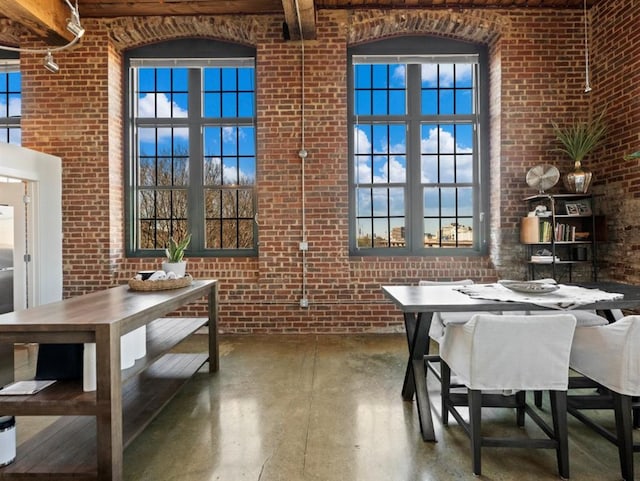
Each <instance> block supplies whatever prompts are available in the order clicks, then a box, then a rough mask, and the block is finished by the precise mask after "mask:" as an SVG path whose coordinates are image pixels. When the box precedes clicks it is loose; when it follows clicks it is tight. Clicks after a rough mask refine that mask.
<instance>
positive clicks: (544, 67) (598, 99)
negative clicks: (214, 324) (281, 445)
mask: <svg viewBox="0 0 640 481" xmlns="http://www.w3.org/2000/svg"><path fill="white" fill-rule="evenodd" d="M635 1H636V0H608V1H607V2H600V3H599V4H598V5H597V6H595V7H594V8H593V9H592V11H591V14H590V17H591V24H592V25H593V27H592V29H591V31H590V38H591V66H592V77H591V83H592V85H593V87H594V91H593V92H591V93H590V94H589V95H585V94H584V92H583V89H584V37H583V35H584V32H583V18H582V13H581V11H578V10H563V11H560V10H558V11H555V10H539V11H537V10H533V9H517V8H514V9H509V10H498V9H488V10H477V9H475V10H464V9H462V10H459V11H458V10H455V11H454V10H447V9H441V10H429V11H427V10H420V9H410V10H409V9H407V10H359V9H354V10H349V11H345V10H341V11H332V10H324V9H320V10H318V18H317V34H318V38H317V40H315V41H308V42H304V52H305V58H304V60H305V62H304V63H305V70H304V77H305V91H304V94H305V95H304V97H305V105H304V111H305V144H304V147H305V149H306V150H307V151H308V154H309V155H308V158H307V159H306V161H305V207H306V212H305V218H306V223H307V224H306V234H307V240H308V242H309V247H310V250H309V251H308V253H307V256H306V259H307V270H306V288H307V295H308V298H309V301H310V307H309V308H308V309H301V308H300V307H299V299H300V297H301V295H302V282H303V262H302V254H301V253H300V252H299V250H298V242H299V241H300V240H301V239H302V235H303V231H302V225H301V222H302V179H301V175H302V166H301V161H300V158H299V157H298V151H299V149H300V148H301V142H302V136H301V125H302V122H301V109H302V105H301V99H302V90H301V80H302V76H301V63H302V58H301V51H302V48H301V47H302V45H301V43H300V42H285V41H284V40H283V39H282V21H283V18H282V17H281V16H278V15H267V16H227V17H206V16H199V17H167V18H160V17H146V18H130V17H123V18H117V19H83V24H84V25H85V27H86V29H87V33H86V35H85V37H84V38H83V39H82V41H81V43H80V44H79V45H78V46H76V47H74V48H73V49H70V50H68V51H64V52H59V53H56V54H55V58H56V61H57V62H58V63H59V65H60V68H61V70H60V73H59V74H57V75H53V74H50V73H48V72H47V71H46V70H44V69H43V68H42V55H36V54H23V55H22V56H21V70H22V80H23V102H22V108H23V118H22V128H23V135H22V138H23V144H24V146H25V147H29V148H33V149H36V150H41V151H44V152H48V153H51V154H53V155H58V156H60V157H61V158H62V159H63V231H64V251H63V256H64V259H63V264H64V295H65V296H66V297H70V296H75V295H79V294H82V293H86V292H90V291H93V290H96V289H102V288H105V287H109V286H112V285H115V284H121V283H124V282H126V280H127V279H128V278H129V277H131V276H132V275H133V274H134V273H135V272H136V271H138V270H141V269H149V268H157V267H158V266H159V265H160V259H150V258H147V259H125V258H124V232H125V230H124V195H123V185H124V181H123V178H124V165H125V160H124V158H123V138H124V132H123V128H124V125H123V121H122V112H123V103H122V102H123V92H122V75H123V71H122V69H123V67H122V58H123V50H124V49H127V48H130V47H136V46H140V45H143V44H148V43H152V42H156V41H161V40H166V39H173V38H186V37H192V36H199V37H208V38H216V39H221V40H225V41H233V42H238V43H243V44H247V45H253V46H255V47H256V50H257V82H258V83H257V92H258V96H257V99H258V111H257V114H258V130H257V135H258V147H259V151H258V162H259V168H258V173H259V177H258V189H259V192H258V201H259V206H258V211H259V215H260V254H259V256H258V257H257V258H217V259H210V258H205V259H202V258H193V259H189V271H190V272H191V273H192V274H193V275H194V276H195V277H196V278H204V277H210V278H218V279H219V280H220V325H221V329H222V330H223V331H224V332H236V333H275V332H283V333H321V332H333V333H348V332H368V331H376V332H383V331H389V330H398V329H401V325H402V324H401V316H400V314H399V312H398V310H397V309H396V308H394V307H393V306H392V305H391V304H390V303H389V302H388V301H386V300H385V299H384V298H383V295H382V293H381V290H380V286H381V285H384V284H391V283H415V282H417V281H418V280H419V279H427V278H431V279H451V278H463V277H465V278H466V277H470V278H473V279H476V280H477V281H479V282H483V281H484V282H490V281H493V280H495V279H496V278H498V277H514V278H515V277H523V276H524V275H525V267H524V264H523V262H522V261H523V259H524V249H523V248H522V246H520V244H519V242H518V228H519V219H520V217H521V216H522V215H525V213H526V206H525V205H524V204H523V202H522V199H523V198H524V197H525V196H526V195H529V194H531V193H532V192H531V191H530V189H529V188H528V187H527V185H526V183H525V182H524V178H525V174H526V171H527V170H528V169H529V168H530V167H532V166H534V165H537V164H540V163H552V164H555V165H557V166H558V168H559V169H560V170H561V171H563V172H566V171H567V170H568V169H569V168H570V167H571V163H570V161H569V160H568V159H564V158H563V157H562V156H561V155H560V154H559V153H558V152H556V151H554V147H555V144H554V138H553V133H552V129H551V121H552V120H556V121H558V122H559V123H565V122H569V121H570V120H571V119H573V118H574V117H575V118H584V117H586V116H588V115H589V113H590V112H594V111H595V112H597V111H599V110H600V109H601V108H603V107H605V106H607V108H608V111H607V112H608V114H607V118H608V120H609V121H610V124H611V133H610V136H609V137H608V139H607V141H606V143H605V145H604V146H603V147H602V148H600V149H598V151H597V152H595V153H594V154H593V155H592V156H591V157H590V158H588V159H587V161H586V166H587V167H588V168H590V169H592V170H593V171H594V175H595V180H596V182H595V192H596V193H597V194H599V195H601V196H602V197H601V198H599V200H598V203H597V205H598V207H597V209H598V211H599V212H602V213H605V214H606V215H607V222H608V225H609V244H610V245H611V246H612V248H611V249H601V251H600V252H602V253H603V254H602V255H603V258H604V259H603V260H604V261H605V262H604V263H603V265H604V267H605V271H604V272H605V273H607V274H609V276H610V277H612V278H614V279H616V280H626V281H629V282H640V274H639V272H640V268H639V267H640V266H638V263H640V260H637V256H634V255H633V254H635V253H636V252H637V251H638V250H640V242H639V241H638V239H639V238H640V236H639V235H638V229H639V227H638V226H640V218H638V212H640V206H639V205H638V199H639V198H640V183H638V181H637V174H636V173H637V172H638V171H639V170H640V169H639V168H638V161H623V160H622V156H623V155H624V154H625V153H629V152H631V151H635V150H639V149H640V81H639V75H640V74H638V72H640V31H639V30H638V29H637V28H636V27H637V25H639V24H640V17H639V15H640V12H639V9H637V8H633V5H634V2H635ZM405 34H411V35H415V34H425V35H438V36H444V37H449V38H456V39H461V40H465V41H471V42H480V43H484V44H486V45H488V47H489V51H490V64H491V68H490V86H489V87H490V117H491V125H490V137H491V141H490V146H489V149H490V160H491V167H490V175H489V179H488V182H489V184H490V193H491V200H490V204H491V206H490V212H488V218H489V222H490V225H491V238H490V240H489V242H490V255H489V256H487V257H469V258H459V257H450V256H441V257H409V258H405V257H400V256H393V257H349V255H348V219H347V216H348V186H347V180H348V172H347V166H348V159H347V155H348V149H347V129H348V125H347V97H348V92H347V88H346V79H347V71H346V67H347V57H346V54H347V48H348V46H349V45H355V44H358V43H363V42H367V41H371V40H377V39H380V38H384V37H390V36H396V35H405ZM3 39H4V41H5V42H6V43H9V44H11V43H18V42H19V43H20V44H21V45H23V46H25V47H37V46H39V44H40V43H39V42H40V40H39V39H37V38H35V37H33V36H30V35H29V34H28V33H27V32H26V31H25V30H24V29H23V28H22V27H20V26H16V25H14V24H12V23H11V22H9V21H6V20H0V40H3ZM558 189H560V187H558ZM621 193H622V194H625V195H620V194H621ZM205 312H206V304H205V303H204V302H199V303H196V304H193V305H191V306H188V307H187V308H185V309H184V310H182V311H180V312H176V313H174V315H179V314H183V315H189V316H195V315H203V314H204V313H205Z"/></svg>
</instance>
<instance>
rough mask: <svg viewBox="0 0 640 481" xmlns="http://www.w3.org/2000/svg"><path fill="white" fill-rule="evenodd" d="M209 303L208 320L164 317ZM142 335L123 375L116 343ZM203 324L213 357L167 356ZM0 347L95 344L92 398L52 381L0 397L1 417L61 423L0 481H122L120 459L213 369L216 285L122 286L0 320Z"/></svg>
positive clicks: (76, 385)
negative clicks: (138, 352)
mask: <svg viewBox="0 0 640 481" xmlns="http://www.w3.org/2000/svg"><path fill="white" fill-rule="evenodd" d="M202 297H205V298H207V301H208V314H209V315H208V316H207V317H206V318H180V317H167V318H163V317H161V316H165V315H167V314H169V313H171V312H173V311H175V310H176V309H178V308H180V307H181V306H183V305H185V304H188V303H191V302H194V301H197V300H198V299H200V298H202ZM142 325H146V326H147V352H146V356H144V357H143V358H141V359H138V360H137V361H136V362H135V364H134V365H133V366H132V367H130V368H128V369H125V370H121V369H120V354H121V353H120V337H121V336H122V335H124V334H126V333H128V332H131V331H133V330H135V329H137V328H139V327H140V326H142ZM204 325H208V327H209V329H208V336H209V346H208V347H209V349H208V352H202V353H173V352H169V351H170V350H171V349H172V348H173V347H174V346H176V345H177V344H178V343H179V342H181V341H182V340H183V339H185V338H186V337H188V336H189V335H191V334H192V333H194V332H195V331H196V330H198V329H199V328H200V327H202V326H204ZM0 337H2V339H3V342H6V343H13V342H40V343H68V342H71V343H87V342H95V343H96V372H97V389H96V391H91V392H84V391H83V386H82V381H57V382H56V383H55V384H53V385H52V386H50V387H48V388H46V389H44V390H42V391H40V392H39V393H37V394H34V395H31V396H0V412H3V413H5V414H11V415H16V416H20V415H23V416H34V415H57V416H61V417H60V419H58V420H57V421H55V422H54V423H52V424H51V425H49V426H48V427H46V428H45V429H43V430H42V431H41V432H39V433H37V434H36V435H35V436H33V437H32V438H31V439H29V440H27V441H25V442H24V443H22V444H20V445H19V446H18V448H17V456H16V460H15V462H13V463H12V464H9V465H8V466H5V467H3V468H0V480H3V479H12V480H19V479H48V480H54V479H60V480H62V479H65V480H67V479H73V480H82V481H85V480H87V481H88V480H94V481H95V480H99V481H103V480H104V481H107V480H109V481H121V480H122V460H123V456H122V454H123V450H124V448H125V447H126V446H127V445H128V444H129V443H130V442H131V441H133V439H135V437H136V436H137V435H138V434H140V433H141V432H142V431H143V430H144V428H145V427H146V426H147V425H148V424H149V423H150V422H151V421H152V420H153V418H154V417H155V416H156V415H157V414H158V413H159V412H160V411H161V410H162V409H163V408H164V406H166V404H167V403H168V402H169V400H171V399H172V398H173V396H175V394H177V392H178V391H179V389H180V387H181V386H182V385H183V384H184V383H185V382H186V381H187V380H189V379H190V378H191V376H193V375H194V374H195V373H196V372H197V371H198V370H199V369H200V368H201V367H202V366H203V364H204V363H206V362H207V361H208V362H209V372H215V371H217V370H218V366H219V362H218V340H217V281H215V280H201V281H200V280H199V281H194V282H193V284H192V285H191V286H188V287H184V288H181V289H174V290H170V291H155V292H153V291H152V292H134V291H131V290H130V289H129V288H128V287H127V286H120V287H116V288H112V289H108V290H106V291H100V292H95V293H92V294H87V295H85V296H78V297H75V298H71V299H67V300H64V301H60V302H57V303H52V304H47V305H44V306H39V307H36V308H33V309H28V310H25V311H20V312H15V313H9V314H5V315H2V316H0Z"/></svg>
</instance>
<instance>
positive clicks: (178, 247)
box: [162, 234, 191, 277]
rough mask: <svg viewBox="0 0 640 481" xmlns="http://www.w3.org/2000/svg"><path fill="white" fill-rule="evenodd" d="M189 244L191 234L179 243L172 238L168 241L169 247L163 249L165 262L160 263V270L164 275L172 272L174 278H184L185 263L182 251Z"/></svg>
mask: <svg viewBox="0 0 640 481" xmlns="http://www.w3.org/2000/svg"><path fill="white" fill-rule="evenodd" d="M190 242H191V234H188V235H187V236H186V237H185V238H183V239H182V240H180V241H176V240H175V239H174V238H173V237H171V238H170V239H169V245H168V246H167V248H166V249H165V254H166V256H167V260H166V261H164V262H163V263H162V270H163V271H165V272H166V273H169V272H173V273H174V274H175V275H176V277H184V275H185V272H186V268H187V261H186V260H184V251H185V249H186V248H187V246H188V245H189V243H190Z"/></svg>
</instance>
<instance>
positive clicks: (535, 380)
mask: <svg viewBox="0 0 640 481" xmlns="http://www.w3.org/2000/svg"><path fill="white" fill-rule="evenodd" d="M575 325H576V319H575V317H574V316H573V315H571V314H553V315H521V314H517V315H514V314H509V313H504V314H503V315H493V314H477V315H474V316H473V317H472V318H471V320H469V322H467V323H465V324H449V325H448V326H447V328H446V330H445V334H444V338H443V340H442V343H441V344H440V356H441V359H442V361H441V372H442V380H441V385H442V398H443V405H444V406H445V409H444V410H443V412H442V423H443V424H444V425H446V424H448V414H449V413H451V414H452V416H453V417H454V418H455V419H456V420H457V421H458V423H459V424H460V425H461V426H462V427H463V428H464V429H465V431H466V433H467V434H468V435H469V438H470V440H471V451H472V456H471V457H472V463H473V472H474V473H475V474H477V475H480V474H481V456H480V453H481V447H482V446H493V447H533V448H550V449H555V450H556V455H557V461H558V470H559V472H560V476H561V477H563V478H568V477H569V454H568V435H567V410H566V402H567V386H568V378H569V353H570V349H571V341H572V338H573V333H574V330H575ZM452 373H455V375H456V376H457V378H458V379H459V380H460V381H461V382H462V384H464V385H465V386H466V387H467V393H466V394H460V393H455V392H451V391H450V378H451V374H452ZM527 390H549V393H550V398H551V411H552V412H551V414H552V418H553V427H550V426H549V425H547V423H545V421H544V420H543V419H542V418H541V417H540V416H539V415H538V414H537V413H536V412H535V411H534V410H533V409H532V408H531V407H530V406H529V405H528V404H527V403H526V399H525V394H526V391H527ZM495 391H499V392H500V393H499V394H495ZM456 406H468V407H469V419H468V421H466V420H465V419H464V418H463V417H462V416H461V414H460V413H459V412H458V410H457V408H456ZM482 406H487V407H488V406H491V407H511V408H516V412H517V417H516V420H517V424H518V425H519V426H523V425H524V421H525V414H528V415H529V417H531V419H532V420H533V421H534V422H535V423H536V424H537V425H538V426H539V427H540V428H541V429H542V430H543V432H544V433H545V434H546V435H547V436H548V438H529V439H517V440H516V439H503V438H489V437H483V436H482V433H481V422H480V419H481V407H482Z"/></svg>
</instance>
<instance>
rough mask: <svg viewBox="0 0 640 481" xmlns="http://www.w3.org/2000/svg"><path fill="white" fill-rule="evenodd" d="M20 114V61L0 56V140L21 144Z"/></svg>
mask: <svg viewBox="0 0 640 481" xmlns="http://www.w3.org/2000/svg"><path fill="white" fill-rule="evenodd" d="M21 115H22V87H21V80H20V61H19V60H18V59H2V58H0V142H5V143H8V144H15V145H20V144H21V142H22V135H21V130H20V116H21Z"/></svg>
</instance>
